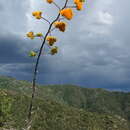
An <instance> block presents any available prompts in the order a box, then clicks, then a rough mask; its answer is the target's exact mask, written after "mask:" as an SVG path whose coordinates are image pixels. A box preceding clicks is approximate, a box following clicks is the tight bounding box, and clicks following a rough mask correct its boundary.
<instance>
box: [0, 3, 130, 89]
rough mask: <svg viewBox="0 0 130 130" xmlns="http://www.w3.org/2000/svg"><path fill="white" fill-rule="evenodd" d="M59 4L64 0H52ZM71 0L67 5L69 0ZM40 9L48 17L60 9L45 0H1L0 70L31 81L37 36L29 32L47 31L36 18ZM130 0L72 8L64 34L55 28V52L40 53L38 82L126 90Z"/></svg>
mask: <svg viewBox="0 0 130 130" xmlns="http://www.w3.org/2000/svg"><path fill="white" fill-rule="evenodd" d="M55 2H56V3H57V4H59V5H60V6H62V5H63V4H64V2H65V0H63V1H62V3H60V2H61V1H60V0H55ZM72 2H73V1H72V0H70V2H69V3H68V5H73V3H72ZM37 10H40V11H42V12H43V14H42V16H43V17H44V18H47V19H48V20H49V21H52V20H53V19H55V17H56V16H57V13H58V9H57V8H56V7H55V6H54V5H50V4H47V3H46V1H45V0H37V1H36V0H20V1H18V0H13V2H12V1H11V0H0V75H5V76H12V77H14V78H16V79H19V80H28V81H32V76H33V69H34V65H35V62H36V58H30V57H28V52H29V51H30V50H35V49H39V48H40V46H41V44H42V42H41V40H40V39H34V40H30V39H28V38H27V37H26V33H27V32H29V31H34V32H35V33H37V32H42V33H43V34H45V33H46V31H47V29H48V24H47V23H46V22H45V21H43V20H36V19H35V18H34V17H33V16H32V12H33V11H37ZM129 10H130V1H129V0H124V1H121V0H120V1H119V0H87V1H86V2H85V4H84V9H83V11H76V10H74V14H75V15H74V17H73V19H72V20H71V21H68V20H65V21H66V22H67V29H66V31H65V32H64V33H62V32H59V31H57V30H55V31H54V32H53V35H54V36H56V37H57V38H58V41H57V43H56V46H58V47H59V52H58V54H56V55H55V56H51V55H49V54H47V51H48V49H47V46H45V52H46V54H45V55H42V56H41V59H40V64H39V68H38V77H37V83H39V84H73V85H78V86H83V87H90V88H106V89H109V90H119V91H130V36H129V34H130V24H129V23H130V14H129Z"/></svg>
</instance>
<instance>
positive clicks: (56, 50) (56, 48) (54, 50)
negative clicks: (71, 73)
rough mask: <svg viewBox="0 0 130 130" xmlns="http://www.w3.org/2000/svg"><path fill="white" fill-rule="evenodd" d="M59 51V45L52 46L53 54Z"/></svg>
mask: <svg viewBox="0 0 130 130" xmlns="http://www.w3.org/2000/svg"><path fill="white" fill-rule="evenodd" d="M57 52H58V47H57V46H55V47H53V48H51V52H50V53H51V55H54V54H56V53H57Z"/></svg>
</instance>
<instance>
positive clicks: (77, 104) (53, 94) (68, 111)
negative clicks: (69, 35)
mask: <svg viewBox="0 0 130 130" xmlns="http://www.w3.org/2000/svg"><path fill="white" fill-rule="evenodd" d="M31 86H32V85H31V83H29V82H27V81H20V80H16V79H14V78H11V77H5V76H0V106H1V107H0V126H1V128H2V127H7V128H9V127H12V128H16V129H18V130H19V129H21V128H22V127H23V126H24V124H25V119H26V118H25V117H26V114H27V108H28V104H29V100H30V94H31V91H32V89H31ZM36 91H37V95H36V98H35V104H34V108H33V122H32V127H31V130H129V129H128V124H130V109H129V108H130V93H124V92H111V91H106V90H104V89H94V88H93V89H90V88H81V87H77V86H72V85H50V86H41V85H37V90H36ZM5 108H6V109H5ZM0 130H1V129H0Z"/></svg>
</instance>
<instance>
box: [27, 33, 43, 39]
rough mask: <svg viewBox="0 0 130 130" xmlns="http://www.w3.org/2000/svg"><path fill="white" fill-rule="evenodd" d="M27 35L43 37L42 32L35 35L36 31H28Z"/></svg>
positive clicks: (29, 36)
mask: <svg viewBox="0 0 130 130" xmlns="http://www.w3.org/2000/svg"><path fill="white" fill-rule="evenodd" d="M26 35H27V37H28V38H30V39H34V37H43V34H42V33H37V34H35V35H34V32H28V33H27V34H26Z"/></svg>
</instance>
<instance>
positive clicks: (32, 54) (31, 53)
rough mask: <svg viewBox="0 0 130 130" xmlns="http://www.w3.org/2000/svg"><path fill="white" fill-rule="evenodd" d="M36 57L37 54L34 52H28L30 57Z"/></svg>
mask: <svg viewBox="0 0 130 130" xmlns="http://www.w3.org/2000/svg"><path fill="white" fill-rule="evenodd" d="M36 55H37V53H36V52H35V51H30V52H29V56H30V57H35V56H36Z"/></svg>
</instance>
